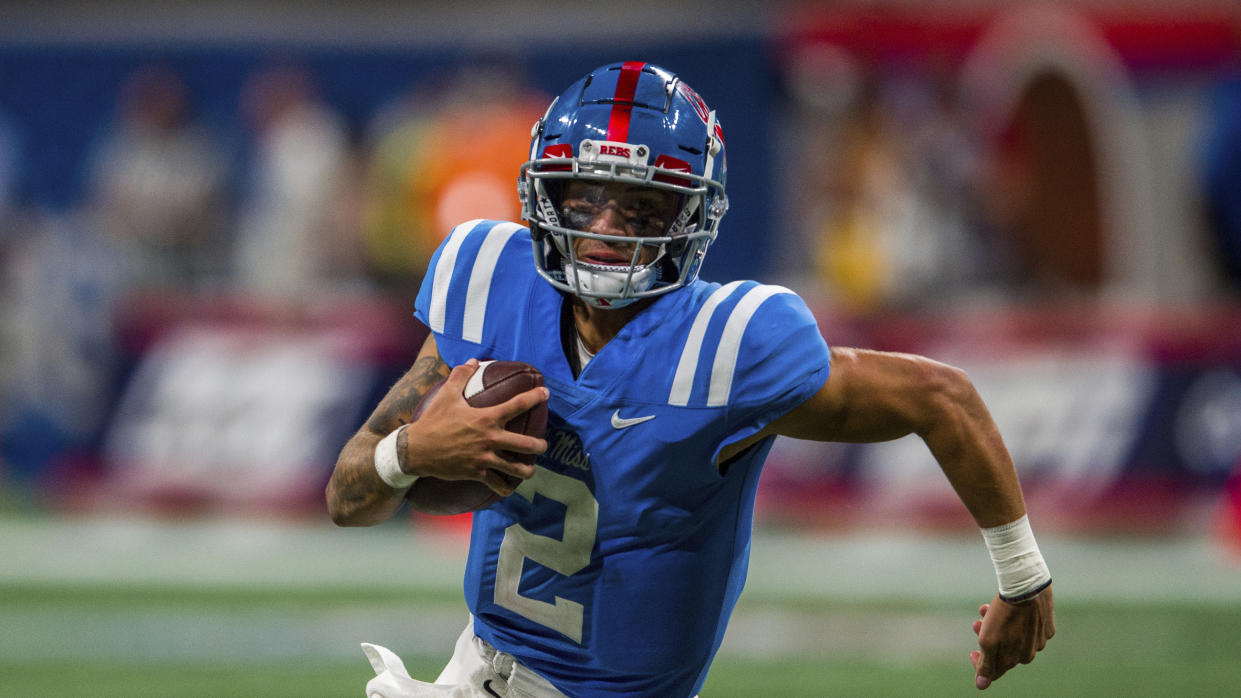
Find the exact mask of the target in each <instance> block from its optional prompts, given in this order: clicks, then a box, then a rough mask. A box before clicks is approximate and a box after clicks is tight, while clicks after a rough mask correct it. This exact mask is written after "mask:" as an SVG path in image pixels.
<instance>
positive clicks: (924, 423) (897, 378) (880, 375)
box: [764, 348, 1055, 688]
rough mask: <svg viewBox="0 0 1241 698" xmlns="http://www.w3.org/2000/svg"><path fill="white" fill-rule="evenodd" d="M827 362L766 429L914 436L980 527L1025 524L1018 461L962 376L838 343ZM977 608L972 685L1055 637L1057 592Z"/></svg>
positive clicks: (825, 437) (831, 437)
mask: <svg viewBox="0 0 1241 698" xmlns="http://www.w3.org/2000/svg"><path fill="white" fill-rule="evenodd" d="M831 362H832V367H831V373H830V377H829V378H828V380H827V382H826V383H824V385H823V388H822V389H821V390H819V392H818V393H816V394H815V395H814V396H812V397H811V398H810V399H809V400H807V401H806V402H805V403H803V404H802V405H801V406H799V407H797V408H795V409H793V410H792V411H791V412H789V413H788V414H786V415H784V416H783V417H781V418H780V419H778V420H776V421H775V422H774V423H773V424H772V425H771V426H770V427H769V428H768V429H767V430H764V431H765V432H766V433H776V434H783V435H786V436H792V437H795V438H801V439H813V440H816V441H846V442H872V441H886V440H889V439H895V438H899V437H902V436H905V435H907V434H917V435H918V436H919V437H921V438H922V440H923V441H924V442H925V443H926V445H927V447H928V448H929V449H930V451H931V454H932V455H934V456H935V459H936V461H938V463H939V465H940V467H941V468H942V469H943V471H944V474H945V475H946V476H947V477H948V481H949V482H950V483H951V484H952V487H953V488H954V489H955V490H956V492H957V495H958V496H959V497H960V498H961V501H962V502H963V503H964V504H965V506H966V508H967V509H969V512H970V514H972V515H973V517H974V520H975V521H976V522H977V523H978V525H979V526H980V527H982V528H984V529H992V528H995V527H999V526H1002V525H1005V524H1010V523H1012V522H1016V521H1018V520H1021V521H1022V522H1024V518H1023V517H1024V516H1025V513H1026V510H1025V501H1024V499H1023V497H1022V494H1021V485H1020V483H1019V482H1018V479H1017V473H1016V471H1015V470H1014V469H1013V463H1012V459H1011V458H1010V457H1009V454H1008V449H1007V448H1006V447H1005V446H1004V441H1003V439H1002V438H1001V437H1000V432H999V429H997V428H996V426H995V423H994V422H993V421H992V419H991V415H990V413H989V412H988V411H987V408H986V405H984V404H983V401H982V398H981V397H979V395H978V392H977V391H976V390H975V389H974V385H973V383H972V382H971V381H970V380H969V377H968V376H966V374H965V372H963V371H961V370H959V369H956V368H953V367H951V366H947V365H945V364H942V363H939V362H936V361H932V360H930V359H927V358H924V357H920V356H912V355H908V354H891V353H884V352H876V351H866V350H860V349H846V348H833V349H832V356H831ZM1039 559H1040V560H1041V557H1040V558H1039ZM981 610H982V613H983V619H982V621H979V622H976V623H975V632H976V633H978V636H979V650H978V651H976V652H974V653H973V655H972V657H971V658H972V659H973V661H974V665H975V669H976V678H975V683H976V685H977V687H978V688H986V687H987V686H988V685H990V683H991V681H992V680H994V679H997V678H999V677H1000V676H1001V675H1003V674H1004V672H1006V671H1008V670H1009V669H1011V668H1012V667H1014V666H1016V664H1017V663H1018V662H1020V663H1028V662H1030V661H1032V660H1033V659H1034V654H1035V653H1036V652H1038V651H1039V650H1041V649H1043V647H1044V646H1045V645H1046V644H1047V640H1048V639H1049V638H1050V637H1051V636H1052V635H1053V634H1054V633H1055V621H1054V616H1053V609H1052V593H1051V588H1050V586H1048V587H1047V588H1046V589H1044V590H1043V591H1042V592H1041V593H1038V594H1037V595H1035V596H1034V597H1033V598H1030V599H1028V600H1024V601H1021V602H1019V603H1009V602H1007V601H1005V600H1004V599H1002V598H1001V597H1000V596H999V595H996V597H995V599H994V600H992V602H991V603H990V604H989V605H985V606H984V607H983V609H981Z"/></svg>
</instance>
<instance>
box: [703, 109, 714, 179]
mask: <svg viewBox="0 0 1241 698" xmlns="http://www.w3.org/2000/svg"><path fill="white" fill-rule="evenodd" d="M714 141H715V110H714V109H712V110H711V112H710V114H708V115H707V164H706V165H705V166H704V167H703V170H702V176H703V177H704V178H706V179H714V178H715V148H712V147H711V144H712V142H714Z"/></svg>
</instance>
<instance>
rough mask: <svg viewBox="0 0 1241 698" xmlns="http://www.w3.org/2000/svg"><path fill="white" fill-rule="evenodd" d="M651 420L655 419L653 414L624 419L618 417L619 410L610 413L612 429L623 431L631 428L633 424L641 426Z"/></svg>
mask: <svg viewBox="0 0 1241 698" xmlns="http://www.w3.org/2000/svg"><path fill="white" fill-rule="evenodd" d="M652 419H655V415H653V414H648V415H646V416H645V417H629V418H625V417H622V416H620V410H616V411H615V412H613V413H612V428H613V429H624V428H625V427H631V426H633V425H635V424H641V423H642V422H649V421H651V420H652Z"/></svg>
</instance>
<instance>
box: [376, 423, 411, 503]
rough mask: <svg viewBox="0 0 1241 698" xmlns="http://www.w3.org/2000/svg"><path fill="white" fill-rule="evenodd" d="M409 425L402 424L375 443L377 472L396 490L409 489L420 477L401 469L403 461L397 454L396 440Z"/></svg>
mask: <svg viewBox="0 0 1241 698" xmlns="http://www.w3.org/2000/svg"><path fill="white" fill-rule="evenodd" d="M407 426H409V425H408V424H402V425H401V426H400V427H397V429H396V430H395V431H393V432H392V433H391V434H388V435H387V436H385V437H383V439H382V440H381V441H380V442H379V443H378V444H376V445H375V472H377V473H379V478H380V479H381V480H383V481H384V482H386V483H388V486H389V487H391V488H392V489H394V490H405V489H409V487H410V485H412V484H414V480H417V479H418V476H417V475H410V474H409V473H407V472H405V471H404V470H401V461H400V459H399V458H398V457H397V455H396V440H397V438H398V437H399V436H400V435H401V431H402V430H403V429H405V427H407Z"/></svg>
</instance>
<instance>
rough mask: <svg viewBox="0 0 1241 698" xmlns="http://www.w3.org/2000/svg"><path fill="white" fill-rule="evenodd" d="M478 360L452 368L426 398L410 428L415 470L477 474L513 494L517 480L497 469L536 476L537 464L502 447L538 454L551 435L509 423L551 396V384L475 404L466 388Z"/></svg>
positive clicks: (453, 476) (442, 475) (463, 476)
mask: <svg viewBox="0 0 1241 698" xmlns="http://www.w3.org/2000/svg"><path fill="white" fill-rule="evenodd" d="M476 370H478V361H477V360H475V359H470V360H469V361H467V362H466V363H464V364H461V365H460V366H456V367H454V368H453V369H452V372H451V373H449V374H448V378H447V379H446V380H445V382H444V384H443V386H442V387H441V388H440V389H439V390H438V391H436V393H435V394H434V395H431V396H430V397H429V398H428V399H427V403H426V404H425V405H424V406H423V407H422V414H421V415H420V416H419V417H418V419H417V420H415V421H414V422H411V423H410V425H409V426H408V427H407V428H406V437H407V439H408V446H407V448H408V451H407V454H408V458H409V463H410V464H411V470H412V472H413V473H414V474H416V475H419V476H431V477H437V478H439V479H441V480H478V481H480V482H483V483H485V484H486V485H487V486H488V487H490V488H491V489H492V490H493V491H495V492H496V493H497V494H500V495H503V496H507V495H509V494H512V492H513V486H512V485H510V484H508V483H507V482H505V481H504V478H501V477H499V475H497V472H500V473H505V474H508V475H511V476H513V477H515V478H518V479H520V480H528V479H530V478H531V477H534V466H533V465H528V464H525V463H519V462H514V461H512V460H509V459H506V458H504V457H503V456H502V455H501V453H502V452H504V451H509V452H512V453H524V454H532V455H538V454H540V453H543V452H544V451H546V450H547V441H546V440H544V439H540V438H535V437H532V436H526V435H524V434H517V433H514V432H511V431H508V430H507V429H505V425H506V424H508V422H509V421H510V420H512V419H513V418H514V417H516V416H518V415H520V414H522V413H523V412H525V411H527V410H529V409H530V408H532V407H534V406H535V405H537V404H539V403H540V402H546V401H547V398H548V391H547V388H543V387H540V388H534V389H531V390H527V391H525V392H523V393H520V394H518V395H516V396H514V397H512V398H510V399H509V400H507V401H506V402H503V403H501V404H499V405H495V406H493V407H473V406H471V405H470V404H469V403H467V402H466V400H465V398H464V397H463V396H462V393H463V391H464V389H465V386H466V383H467V382H469V380H470V377H471V376H472V375H474V372H475V371H476Z"/></svg>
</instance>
